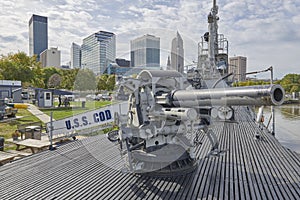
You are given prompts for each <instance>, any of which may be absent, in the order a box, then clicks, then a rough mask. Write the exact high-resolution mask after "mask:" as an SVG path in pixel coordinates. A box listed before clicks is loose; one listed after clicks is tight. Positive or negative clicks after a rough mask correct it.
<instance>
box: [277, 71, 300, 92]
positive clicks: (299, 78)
mask: <svg viewBox="0 0 300 200" xmlns="http://www.w3.org/2000/svg"><path fill="white" fill-rule="evenodd" d="M299 82H300V74H287V75H285V76H284V77H283V79H282V80H281V81H280V84H281V86H282V87H283V88H284V90H285V92H286V93H292V92H299V86H300V83H299Z"/></svg>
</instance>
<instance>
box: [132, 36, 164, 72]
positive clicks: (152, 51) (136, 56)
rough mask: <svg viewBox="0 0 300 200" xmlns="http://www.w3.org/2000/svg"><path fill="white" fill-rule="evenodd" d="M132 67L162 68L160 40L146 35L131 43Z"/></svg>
mask: <svg viewBox="0 0 300 200" xmlns="http://www.w3.org/2000/svg"><path fill="white" fill-rule="evenodd" d="M130 58H131V67H147V68H159V67H160V38H159V37H155V36H153V35H149V34H147V35H144V36H142V37H139V38H137V39H134V40H131V41H130Z"/></svg>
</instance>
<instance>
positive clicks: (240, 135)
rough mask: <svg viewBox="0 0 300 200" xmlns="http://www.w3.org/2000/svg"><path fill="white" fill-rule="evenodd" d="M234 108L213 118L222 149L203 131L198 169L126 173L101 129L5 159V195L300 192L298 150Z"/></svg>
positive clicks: (288, 195) (0, 173)
mask: <svg viewBox="0 0 300 200" xmlns="http://www.w3.org/2000/svg"><path fill="white" fill-rule="evenodd" d="M235 114H236V115H237V118H238V121H237V122H236V123H221V122H219V123H215V125H214V126H213V130H214V132H215V133H216V135H217V137H218V139H219V142H220V150H222V153H220V155H218V156H213V155H211V156H207V155H208V153H209V150H210V148H211V146H210V143H209V141H208V138H207V137H206V136H204V135H202V136H201V138H200V139H201V142H202V145H200V146H199V148H198V149H197V156H198V158H199V160H198V167H197V169H196V170H195V171H194V172H192V173H189V174H186V175H181V176H176V177H163V178H155V177H148V176H139V175H132V174H124V173H122V172H121V168H122V165H123V164H122V160H121V158H120V153H119V150H118V147H117V146H116V145H115V144H114V143H111V142H110V141H109V140H107V138H106V137H105V136H104V135H100V136H94V137H90V138H87V139H84V140H80V141H74V142H71V143H69V144H66V145H63V146H60V147H59V148H58V149H57V150H55V151H45V152H41V153H38V154H34V155H32V156H29V157H25V158H22V159H19V160H16V161H14V162H12V163H9V164H6V165H4V166H2V167H0V182H1V184H0V199H300V155H299V154H297V153H295V152H292V151H291V150H289V149H286V148H284V147H282V146H281V145H280V143H279V142H278V141H277V140H276V139H275V138H274V137H273V136H272V135H270V134H269V133H268V132H267V131H266V130H261V129H260V128H259V127H258V126H257V125H256V124H255V122H254V121H253V119H252V118H251V116H250V115H249V114H248V112H247V111H246V108H245V107H238V108H237V109H236V110H235ZM257 132H259V133H260V136H261V137H260V139H256V138H255V135H256V134H257Z"/></svg>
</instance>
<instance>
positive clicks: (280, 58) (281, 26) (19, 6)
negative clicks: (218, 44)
mask: <svg viewBox="0 0 300 200" xmlns="http://www.w3.org/2000/svg"><path fill="white" fill-rule="evenodd" d="M217 4H218V6H219V17H220V20H219V33H222V34H224V35H225V37H226V38H227V39H228V41H229V56H246V57H247V71H257V70H263V69H266V68H268V67H270V66H273V68H274V77H275V78H282V77H283V76H284V75H285V74H287V73H300V50H299V49H300V0H275V1H274V0H217ZM211 7H212V0H85V1H79V0H1V2H0V17H1V20H0V54H2V55H7V54H8V53H17V52H18V51H23V52H25V53H29V37H28V30H29V27H28V22H29V19H30V18H31V16H32V14H36V15H42V16H46V17H48V47H49V48H50V47H58V49H59V50H61V54H62V55H61V57H62V59H61V61H62V64H66V63H67V62H69V61H70V47H71V44H72V42H75V43H77V44H79V45H81V44H82V40H83V39H84V38H86V37H88V36H89V35H91V34H93V33H96V32H98V31H100V30H103V31H109V32H113V33H115V34H116V38H117V57H118V58H126V59H129V57H130V56H129V55H130V40H133V39H135V38H137V37H140V36H142V35H144V34H152V35H155V36H157V37H160V46H161V65H162V66H165V65H166V64H167V56H168V55H170V49H171V41H172V39H173V38H174V37H175V36H176V32H177V31H178V32H179V33H180V34H181V36H182V38H183V42H184V52H185V65H189V64H192V63H193V62H195V61H197V54H198V42H199V41H200V39H201V36H203V34H204V33H205V32H206V31H207V15H208V13H209V11H210V9H211ZM261 76H265V75H261ZM257 78H260V75H258V76H257Z"/></svg>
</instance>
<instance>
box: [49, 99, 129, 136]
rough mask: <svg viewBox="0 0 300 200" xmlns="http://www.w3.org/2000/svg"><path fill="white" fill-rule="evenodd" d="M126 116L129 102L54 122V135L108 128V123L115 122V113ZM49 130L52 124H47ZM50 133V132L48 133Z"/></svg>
mask: <svg viewBox="0 0 300 200" xmlns="http://www.w3.org/2000/svg"><path fill="white" fill-rule="evenodd" d="M115 112H117V113H120V114H126V113H127V112H128V105H127V102H122V103H117V104H113V105H108V106H106V107H103V108H99V109H96V110H92V111H89V112H85V113H81V114H78V115H74V116H72V117H68V118H65V119H61V120H57V121H53V122H52V126H53V129H52V135H53V136H57V135H61V136H64V135H69V134H71V133H74V132H75V131H79V130H83V129H88V128H92V127H95V126H99V127H100V126H101V127H104V128H105V127H107V126H106V125H107V124H108V123H112V122H113V121H114V113H115ZM46 126H47V129H48V130H50V127H51V124H50V122H49V123H47V124H46ZM48 132H49V131H48Z"/></svg>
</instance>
